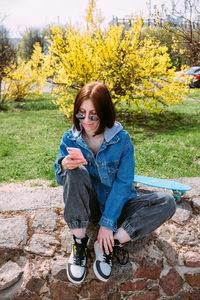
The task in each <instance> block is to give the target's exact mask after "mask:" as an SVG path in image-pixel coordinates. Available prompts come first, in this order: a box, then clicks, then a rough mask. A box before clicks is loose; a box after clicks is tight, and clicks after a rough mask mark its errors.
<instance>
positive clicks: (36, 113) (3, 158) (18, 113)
mask: <svg viewBox="0 0 200 300" xmlns="http://www.w3.org/2000/svg"><path fill="white" fill-rule="evenodd" d="M197 92H199V95H200V90H199V91H197ZM45 97H47V98H48V96H47V95H46V96H45ZM199 98H200V97H199ZM38 102H40V101H38ZM41 102H42V101H41ZM47 102H48V101H47ZM24 103H30V102H28V101H27V102H24ZM31 109H32V110H28V109H19V108H18V107H15V106H12V107H9V109H8V111H2V112H0V182H9V181H23V180H27V179H36V178H40V179H47V180H50V181H52V184H53V185H55V180H54V161H55V159H56V156H57V152H58V148H59V145H60V141H61V137H62V135H63V133H64V132H65V131H67V130H68V129H69V128H70V127H71V121H70V120H66V119H65V118H64V116H63V114H62V113H61V112H59V111H58V109H51V108H48V109H40V110H36V109H35V110H33V109H34V107H32V108H31ZM118 120H119V121H120V122H122V124H123V126H124V128H125V129H126V130H127V131H128V132H129V133H130V135H131V139H132V141H133V143H134V147H135V161H136V170H135V172H136V174H141V175H148V176H154V177H162V178H178V177H195V176H199V174H200V165H199V164H198V161H200V103H199V102H198V101H197V102H193V101H185V102H184V104H183V105H176V106H171V107H170V108H168V110H167V111H166V112H165V113H163V114H162V115H159V116H155V115H151V116H149V115H137V116H129V117H128V116H123V114H121V115H119V118H118Z"/></svg>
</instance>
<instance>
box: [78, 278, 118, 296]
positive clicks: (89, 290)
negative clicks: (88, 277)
mask: <svg viewBox="0 0 200 300" xmlns="http://www.w3.org/2000/svg"><path fill="white" fill-rule="evenodd" d="M111 292H112V293H113V292H115V284H114V281H113V280H108V281H107V282H103V281H99V280H92V281H91V282H89V283H88V284H85V285H83V287H82V288H81V291H80V295H81V296H82V297H83V298H84V299H85V298H89V299H102V295H105V294H107V293H111Z"/></svg>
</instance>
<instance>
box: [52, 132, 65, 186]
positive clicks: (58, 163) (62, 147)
mask: <svg viewBox="0 0 200 300" xmlns="http://www.w3.org/2000/svg"><path fill="white" fill-rule="evenodd" d="M66 148H67V145H66V143H65V142H64V137H63V138H62V141H61V144H60V148H59V152H58V155H57V159H56V161H55V164H54V168H55V178H56V181H57V183H58V184H60V185H64V176H65V175H66V173H67V170H65V171H64V172H62V169H61V162H62V160H63V158H64V157H65V156H67V155H68V152H67V149H66Z"/></svg>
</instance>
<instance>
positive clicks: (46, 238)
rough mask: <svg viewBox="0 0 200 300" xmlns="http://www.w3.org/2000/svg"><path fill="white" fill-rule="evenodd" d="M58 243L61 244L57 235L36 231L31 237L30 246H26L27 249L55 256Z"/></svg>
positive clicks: (35, 252)
mask: <svg viewBox="0 0 200 300" xmlns="http://www.w3.org/2000/svg"><path fill="white" fill-rule="evenodd" d="M57 245H59V241H58V240H57V239H56V238H55V237H53V236H51V235H47V234H40V233H35V234H33V236H32V238H31V241H30V245H29V247H26V251H28V252H31V253H34V254H39V255H43V256H53V254H54V252H55V249H56V246H57Z"/></svg>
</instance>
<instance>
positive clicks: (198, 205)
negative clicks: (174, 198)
mask: <svg viewBox="0 0 200 300" xmlns="http://www.w3.org/2000/svg"><path fill="white" fill-rule="evenodd" d="M192 205H193V207H194V209H195V211H196V212H200V197H198V198H194V199H192Z"/></svg>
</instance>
